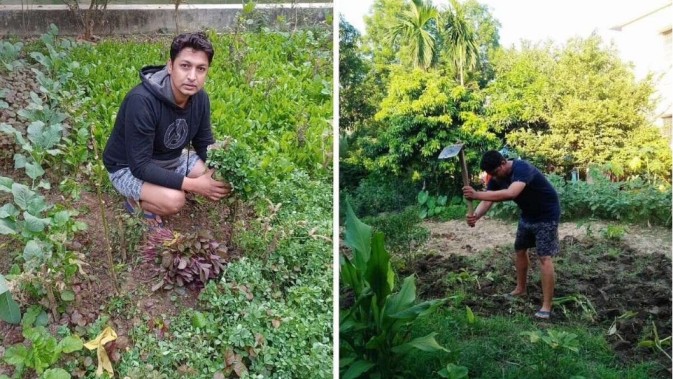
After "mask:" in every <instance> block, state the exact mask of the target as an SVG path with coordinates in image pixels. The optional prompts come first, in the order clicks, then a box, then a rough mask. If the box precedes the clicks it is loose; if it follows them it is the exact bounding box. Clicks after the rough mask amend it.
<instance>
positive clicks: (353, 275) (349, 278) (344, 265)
mask: <svg viewBox="0 0 673 379" xmlns="http://www.w3.org/2000/svg"><path fill="white" fill-rule="evenodd" d="M340 261H341V276H340V277H341V281H342V282H343V283H344V284H345V285H346V286H348V287H350V288H351V289H353V291H355V297H357V296H359V295H360V293H361V292H362V285H363V283H362V279H361V276H360V275H358V271H357V269H356V268H355V266H354V265H353V264H352V263H351V262H350V260H349V259H348V257H346V256H344V255H341V257H340Z"/></svg>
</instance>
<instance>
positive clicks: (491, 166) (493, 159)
mask: <svg viewBox="0 0 673 379" xmlns="http://www.w3.org/2000/svg"><path fill="white" fill-rule="evenodd" d="M502 162H506V161H505V157H503V156H502V154H500V152H499V151H497V150H489V151H487V152H485V153H484V155H483V156H482V157H481V164H480V165H479V166H480V167H481V169H482V170H484V171H486V172H492V171H493V170H495V169H496V168H498V167H500V165H501V164H502Z"/></svg>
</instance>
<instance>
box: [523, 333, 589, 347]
mask: <svg viewBox="0 0 673 379" xmlns="http://www.w3.org/2000/svg"><path fill="white" fill-rule="evenodd" d="M520 334H521V335H522V336H528V337H529V339H530V342H531V343H533V344H536V343H538V342H540V341H542V342H543V343H544V344H546V345H547V346H549V347H551V348H552V349H553V350H557V349H567V350H570V351H572V352H575V353H577V352H579V341H578V340H577V334H574V333H568V332H564V331H560V330H553V329H548V330H547V333H546V334H543V333H542V332H540V331H539V330H536V331H532V332H530V331H528V332H521V333H520Z"/></svg>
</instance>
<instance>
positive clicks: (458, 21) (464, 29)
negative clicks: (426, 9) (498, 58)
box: [442, 0, 479, 86]
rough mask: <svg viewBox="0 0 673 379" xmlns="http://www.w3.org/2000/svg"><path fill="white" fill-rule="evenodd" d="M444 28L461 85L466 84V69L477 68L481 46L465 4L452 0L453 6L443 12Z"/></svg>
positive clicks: (446, 42)
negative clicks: (478, 45) (465, 10)
mask: <svg viewBox="0 0 673 379" xmlns="http://www.w3.org/2000/svg"><path fill="white" fill-rule="evenodd" d="M442 29H443V30H442V34H443V35H444V38H445V44H446V46H445V47H446V48H447V50H448V52H449V58H450V60H451V61H452V63H453V65H454V67H455V69H456V72H457V73H458V76H459V78H460V85H461V86H464V85H465V70H473V69H475V68H477V64H478V62H479V48H478V47H477V43H476V41H475V33H474V31H473V29H472V26H471V25H470V23H469V21H468V20H467V19H466V17H465V12H464V9H463V6H462V5H461V4H459V3H458V2H457V1H456V0H451V6H450V7H449V9H447V11H446V12H444V13H443V20H442Z"/></svg>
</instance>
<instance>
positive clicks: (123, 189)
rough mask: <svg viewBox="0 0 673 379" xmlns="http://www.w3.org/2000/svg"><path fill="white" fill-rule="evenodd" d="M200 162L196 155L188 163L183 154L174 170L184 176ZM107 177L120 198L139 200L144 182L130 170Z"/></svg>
mask: <svg viewBox="0 0 673 379" xmlns="http://www.w3.org/2000/svg"><path fill="white" fill-rule="evenodd" d="M200 160H201V159H200V158H199V156H198V155H196V154H190V155H189V162H188V161H187V155H186V154H183V155H182V156H180V160H179V163H178V166H177V167H176V168H175V169H174V170H175V172H177V173H180V174H183V175H184V174H185V172H191V171H192V169H193V168H194V165H196V162H198V161H200ZM108 177H109V178H110V181H111V182H112V185H113V186H114V188H115V189H116V190H117V191H119V193H121V194H122V196H124V197H130V198H132V199H133V200H135V201H138V200H140V190H141V189H142V188H143V183H145V182H144V181H142V180H140V179H138V178H136V177H135V176H133V174H132V173H131V169H130V168H128V167H125V168H123V169H121V170H118V171H115V172H112V173H108Z"/></svg>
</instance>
